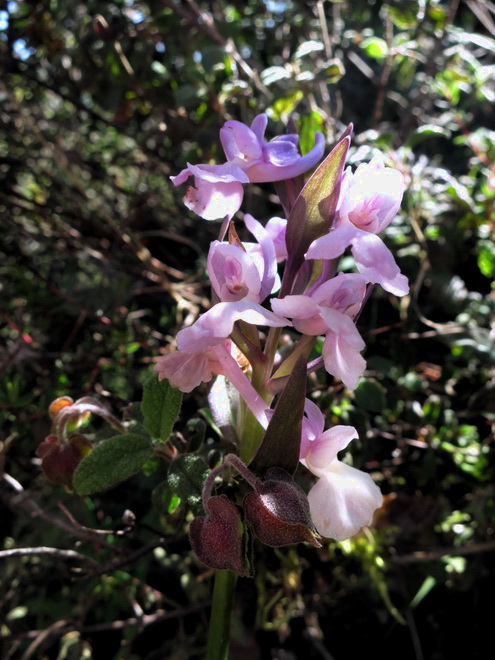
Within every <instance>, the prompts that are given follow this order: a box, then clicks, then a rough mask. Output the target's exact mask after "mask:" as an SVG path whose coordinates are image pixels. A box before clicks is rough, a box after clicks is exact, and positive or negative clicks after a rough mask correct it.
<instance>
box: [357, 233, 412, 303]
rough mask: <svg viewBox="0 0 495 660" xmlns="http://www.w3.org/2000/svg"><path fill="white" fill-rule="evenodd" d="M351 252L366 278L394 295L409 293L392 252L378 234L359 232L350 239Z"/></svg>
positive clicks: (407, 283)
mask: <svg viewBox="0 0 495 660" xmlns="http://www.w3.org/2000/svg"><path fill="white" fill-rule="evenodd" d="M352 254H353V256H354V260H355V262H356V266H357V268H358V270H359V272H360V273H361V274H362V275H363V276H364V277H365V278H366V279H367V280H368V282H373V283H376V284H379V285H380V286H382V287H383V288H384V289H385V291H389V292H390V293H393V294H394V295H396V296H405V295H406V294H407V293H409V282H408V280H407V277H406V276H405V275H402V274H401V272H400V269H399V267H398V266H397V264H396V263H395V259H394V258H393V256H392V253H391V252H390V250H389V249H388V248H387V246H386V245H385V243H384V242H383V241H382V239H381V238H380V237H379V236H375V235H374V234H364V235H363V234H361V235H360V236H359V237H357V238H356V239H354V240H353V241H352Z"/></svg>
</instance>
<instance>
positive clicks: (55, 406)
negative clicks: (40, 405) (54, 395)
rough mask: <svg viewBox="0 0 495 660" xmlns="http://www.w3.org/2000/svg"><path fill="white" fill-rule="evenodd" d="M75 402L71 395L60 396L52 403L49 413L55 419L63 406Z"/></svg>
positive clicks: (65, 406)
mask: <svg viewBox="0 0 495 660" xmlns="http://www.w3.org/2000/svg"><path fill="white" fill-rule="evenodd" d="M73 403H74V399H71V398H70V396H59V397H58V399H55V401H52V402H51V403H50V407H49V408H48V414H49V415H50V417H51V418H52V419H55V417H56V416H57V415H58V413H59V412H60V411H61V410H62V408H67V406H71V405H72V404H73Z"/></svg>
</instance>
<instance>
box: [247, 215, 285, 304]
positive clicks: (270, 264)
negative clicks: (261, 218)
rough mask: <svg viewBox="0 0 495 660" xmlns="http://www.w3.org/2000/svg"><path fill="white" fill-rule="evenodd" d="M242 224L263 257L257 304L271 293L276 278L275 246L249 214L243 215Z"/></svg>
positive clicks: (267, 234) (260, 225)
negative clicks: (255, 242)
mask: <svg viewBox="0 0 495 660" xmlns="http://www.w3.org/2000/svg"><path fill="white" fill-rule="evenodd" d="M244 223H245V225H246V227H247V228H248V229H249V231H250V232H251V234H253V236H254V237H255V238H256V240H257V241H258V243H259V245H260V248H261V253H262V255H263V273H262V279H261V290H260V295H259V302H262V301H263V300H264V299H265V298H266V297H267V296H268V295H269V294H270V293H271V292H272V290H273V286H274V284H275V279H276V276H277V260H276V257H275V245H274V244H273V240H272V238H271V236H270V234H269V233H268V232H267V231H266V229H265V228H264V227H263V225H262V224H261V223H260V222H258V220H256V219H255V218H253V216H252V215H250V214H249V213H246V214H245V215H244Z"/></svg>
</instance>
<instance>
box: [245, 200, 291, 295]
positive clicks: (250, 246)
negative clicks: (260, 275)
mask: <svg viewBox="0 0 495 660" xmlns="http://www.w3.org/2000/svg"><path fill="white" fill-rule="evenodd" d="M250 218H252V219H253V220H254V218H253V216H252V215H250V214H249V213H246V214H245V216H244V222H245V223H246V226H247V227H248V228H249V230H250V231H251V233H252V234H254V231H253V230H252V229H251V228H250V226H249V224H248V222H246V220H248V221H249V219H250ZM255 222H258V221H255ZM258 224H259V225H260V226H262V225H261V223H259V222H258ZM264 230H265V232H266V236H267V238H269V239H270V241H271V242H272V244H273V247H274V249H275V260H276V261H277V263H281V262H282V261H285V260H286V259H287V245H286V243H285V233H286V230H287V220H285V218H278V217H274V218H270V220H268V222H267V223H266V225H265V227H264ZM254 235H255V236H256V234H254ZM256 238H257V240H258V241H260V239H259V238H258V236H256ZM260 243H261V241H260ZM260 243H244V247H245V248H246V250H247V251H248V252H250V253H252V252H261V246H260ZM276 290H277V289H276Z"/></svg>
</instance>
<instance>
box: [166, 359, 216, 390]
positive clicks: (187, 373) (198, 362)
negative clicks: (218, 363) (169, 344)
mask: <svg viewBox="0 0 495 660" xmlns="http://www.w3.org/2000/svg"><path fill="white" fill-rule="evenodd" d="M153 371H155V372H156V373H158V380H163V379H164V378H166V379H167V380H168V381H169V383H170V384H171V385H172V387H176V388H177V389H179V390H180V391H181V392H191V391H192V390H193V389H194V388H195V387H197V386H198V385H200V384H201V383H207V382H208V381H210V380H211V377H212V369H211V366H210V364H209V360H208V358H207V356H206V355H205V354H204V353H198V354H190V353H181V352H180V351H176V352H175V353H170V354H169V355H165V356H163V357H162V358H160V359H159V360H158V362H157V363H156V364H155V366H154V367H153Z"/></svg>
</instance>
